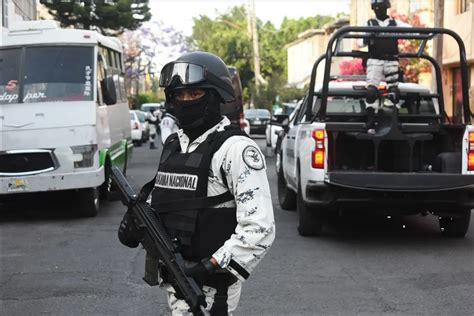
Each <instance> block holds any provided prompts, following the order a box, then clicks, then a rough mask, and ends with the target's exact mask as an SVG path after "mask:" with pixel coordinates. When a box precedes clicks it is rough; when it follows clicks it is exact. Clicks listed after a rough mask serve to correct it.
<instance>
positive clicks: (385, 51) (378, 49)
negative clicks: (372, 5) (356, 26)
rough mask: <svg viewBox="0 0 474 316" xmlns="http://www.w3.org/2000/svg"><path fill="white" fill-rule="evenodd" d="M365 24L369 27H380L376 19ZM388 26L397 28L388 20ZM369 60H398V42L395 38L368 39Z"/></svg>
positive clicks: (393, 21)
mask: <svg viewBox="0 0 474 316" xmlns="http://www.w3.org/2000/svg"><path fill="white" fill-rule="evenodd" d="M367 24H368V25H369V26H380V24H379V21H377V20H376V19H370V20H369V21H368V22H367ZM388 26H397V22H396V21H395V20H394V19H390V21H389V23H388ZM369 58H372V59H381V60H398V40H397V39H396V38H384V39H374V38H371V39H369Z"/></svg>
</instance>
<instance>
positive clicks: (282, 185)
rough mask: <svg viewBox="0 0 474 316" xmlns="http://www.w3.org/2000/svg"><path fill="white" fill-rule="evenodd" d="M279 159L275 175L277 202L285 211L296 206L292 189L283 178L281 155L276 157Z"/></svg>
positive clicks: (292, 209) (291, 209)
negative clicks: (276, 179) (276, 178)
mask: <svg viewBox="0 0 474 316" xmlns="http://www.w3.org/2000/svg"><path fill="white" fill-rule="evenodd" d="M277 158H278V159H279V161H280V167H279V168H278V169H279V170H278V172H277V176H278V202H280V206H281V208H282V209H284V210H287V211H294V210H295V208H296V194H295V192H294V191H293V190H291V189H290V188H289V187H288V185H287V183H286V180H285V176H284V175H283V166H282V164H281V163H282V162H281V155H279V157H277Z"/></svg>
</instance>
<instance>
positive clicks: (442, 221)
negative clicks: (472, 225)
mask: <svg viewBox="0 0 474 316" xmlns="http://www.w3.org/2000/svg"><path fill="white" fill-rule="evenodd" d="M470 221H471V210H470V209H468V210H464V211H463V212H462V213H461V215H460V217H440V218H439V228H440V230H441V234H443V236H444V237H450V238H453V237H454V238H463V237H464V236H465V235H466V233H467V231H468V229H469V222H470Z"/></svg>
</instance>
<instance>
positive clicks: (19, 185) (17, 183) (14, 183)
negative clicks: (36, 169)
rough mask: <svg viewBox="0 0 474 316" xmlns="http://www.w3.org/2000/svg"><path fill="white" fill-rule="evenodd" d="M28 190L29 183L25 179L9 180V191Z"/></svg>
mask: <svg viewBox="0 0 474 316" xmlns="http://www.w3.org/2000/svg"><path fill="white" fill-rule="evenodd" d="M26 190H28V183H27V182H26V180H25V179H11V180H10V181H8V191H10V192H13V191H26Z"/></svg>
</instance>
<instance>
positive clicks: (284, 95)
mask: <svg viewBox="0 0 474 316" xmlns="http://www.w3.org/2000/svg"><path fill="white" fill-rule="evenodd" d="M285 85H286V81H285V80H283V79H282V77H281V76H278V75H275V76H272V77H270V78H269V79H268V84H267V85H266V86H265V87H262V89H261V91H260V94H259V95H258V96H257V95H256V96H255V99H254V105H255V107H256V108H266V109H268V110H270V111H271V110H272V106H273V105H274V104H276V103H278V102H277V100H276V98H277V96H279V98H280V103H281V102H287V101H290V100H295V99H297V100H299V99H301V98H303V96H304V94H305V92H306V90H304V89H298V88H295V87H286V86H285ZM252 88H253V86H252Z"/></svg>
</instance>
